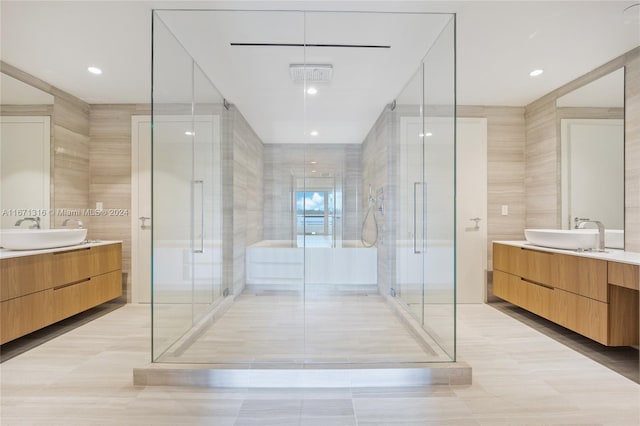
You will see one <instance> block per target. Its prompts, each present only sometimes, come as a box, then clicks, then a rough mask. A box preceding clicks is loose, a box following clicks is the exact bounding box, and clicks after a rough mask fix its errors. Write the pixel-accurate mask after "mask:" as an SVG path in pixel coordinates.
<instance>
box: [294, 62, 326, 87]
mask: <svg viewBox="0 0 640 426" xmlns="http://www.w3.org/2000/svg"><path fill="white" fill-rule="evenodd" d="M289 75H290V76H291V79H292V80H293V81H294V82H295V83H302V82H304V81H306V82H307V83H328V82H330V81H331V76H332V75H333V65H331V64H290V65H289Z"/></svg>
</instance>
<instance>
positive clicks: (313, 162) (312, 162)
mask: <svg viewBox="0 0 640 426" xmlns="http://www.w3.org/2000/svg"><path fill="white" fill-rule="evenodd" d="M309 164H318V162H317V161H310V162H309Z"/></svg>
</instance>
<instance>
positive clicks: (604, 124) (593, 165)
mask: <svg viewBox="0 0 640 426" xmlns="http://www.w3.org/2000/svg"><path fill="white" fill-rule="evenodd" d="M556 106H557V114H558V119H559V122H560V123H559V125H560V135H561V177H562V184H561V192H562V210H561V211H562V227H563V228H564V229H570V228H575V227H576V226H577V224H578V223H579V222H580V221H581V220H593V221H599V222H602V223H603V224H604V226H605V229H606V230H607V235H606V237H605V244H606V245H607V247H610V248H623V247H624V68H620V69H618V70H616V71H614V72H612V73H610V74H607V75H605V76H603V77H601V78H599V79H597V80H595V81H593V82H591V83H589V84H587V85H585V86H583V87H581V88H579V89H576V90H574V91H572V92H570V93H568V94H567V95H565V96H563V97H561V98H559V99H558V100H557V104H556Z"/></svg>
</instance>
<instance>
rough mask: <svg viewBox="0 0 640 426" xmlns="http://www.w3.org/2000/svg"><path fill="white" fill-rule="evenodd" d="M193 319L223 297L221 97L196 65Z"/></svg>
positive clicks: (194, 77) (222, 111)
mask: <svg viewBox="0 0 640 426" xmlns="http://www.w3.org/2000/svg"><path fill="white" fill-rule="evenodd" d="M193 93H194V97H193V116H192V123H191V124H192V126H193V127H192V133H193V144H194V145H193V153H194V156H193V165H194V172H193V197H194V200H193V207H194V210H193V225H194V226H193V235H192V239H193V241H194V246H193V263H192V265H191V274H192V277H193V315H194V322H195V321H197V319H198V318H199V317H201V316H202V315H203V314H204V313H206V312H207V311H208V310H209V309H210V308H211V306H212V304H213V303H215V302H216V301H218V299H220V298H221V297H222V295H223V284H222V270H223V269H222V221H223V211H222V164H221V161H222V158H221V156H222V123H223V114H227V110H226V108H225V107H224V105H223V103H224V99H223V98H222V95H221V94H220V93H219V92H218V91H217V90H216V89H215V87H214V86H213V85H212V84H211V82H210V81H209V80H208V78H207V76H206V75H205V74H204V72H203V71H202V70H201V69H200V67H199V66H198V65H194V73H193Z"/></svg>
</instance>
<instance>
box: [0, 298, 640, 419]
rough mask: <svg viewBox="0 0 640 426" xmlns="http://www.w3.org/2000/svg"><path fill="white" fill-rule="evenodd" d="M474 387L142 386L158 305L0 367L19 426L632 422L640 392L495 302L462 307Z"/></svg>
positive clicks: (463, 355)
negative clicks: (139, 376)
mask: <svg viewBox="0 0 640 426" xmlns="http://www.w3.org/2000/svg"><path fill="white" fill-rule="evenodd" d="M458 314H459V316H458V354H459V358H460V359H461V360H464V361H466V362H468V363H469V364H471V365H472V367H473V374H474V383H473V385H470V386H436V387H428V388H404V389H397V388H393V389H389V388H369V389H320V390H319V389H307V390H287V389H280V390H265V389H202V388H177V387H147V388H144V387H135V386H133V385H132V368H133V367H139V366H144V365H146V364H147V363H148V362H149V344H150V342H149V325H150V314H149V308H148V306H144V305H126V306H124V307H122V308H120V309H118V310H115V311H113V312H111V313H109V314H107V315H104V316H102V317H100V318H98V319H96V320H95V321H93V322H90V323H88V324H85V325H83V326H81V327H79V328H77V329H75V330H72V331H70V332H68V333H67V334H64V335H62V336H59V337H57V338H55V339H53V340H51V341H49V342H47V343H44V344H42V345H41V346H38V347H36V348H34V349H32V350H30V351H28V352H26V353H23V354H21V355H19V356H17V357H15V358H13V359H11V360H9V361H6V362H4V363H2V364H1V365H0V373H1V378H0V380H1V390H2V394H1V397H2V398H1V399H2V401H1V404H2V405H1V408H2V411H1V412H0V420H1V422H0V423H1V424H2V426H9V425H34V424H38V425H65V426H70V425H89V424H92V425H151V424H154V425H205V424H206V425H261V426H264V425H278V426H281V425H322V426H331V425H403V426H411V425H416V426H417V425H421V426H424V425H456V426H465V425H491V426H493V425H559V424H563V425H569V424H570V425H625V426H637V425H638V424H640V385H638V384H637V383H634V382H633V381H631V380H629V379H627V378H625V377H623V376H621V375H619V374H617V373H615V372H613V371H611V370H610V369H608V368H606V367H603V366H602V365H600V364H598V363H597V362H594V361H592V360H591V359H589V358H587V357H585V356H583V355H581V354H579V353H577V352H575V351H574V350H572V349H570V348H568V347H566V346H565V345H562V344H560V343H559V342H557V341H555V340H553V339H551V338H549V337H547V336H545V335H543V334H541V333H539V332H537V331H536V330H534V329H532V328H530V327H528V326H526V325H524V324H523V323H521V322H520V321H517V320H515V319H513V318H511V317H509V316H507V315H505V314H504V313H501V312H499V311H498V310H496V309H494V308H492V307H490V306H487V305H461V306H459V309H458Z"/></svg>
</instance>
